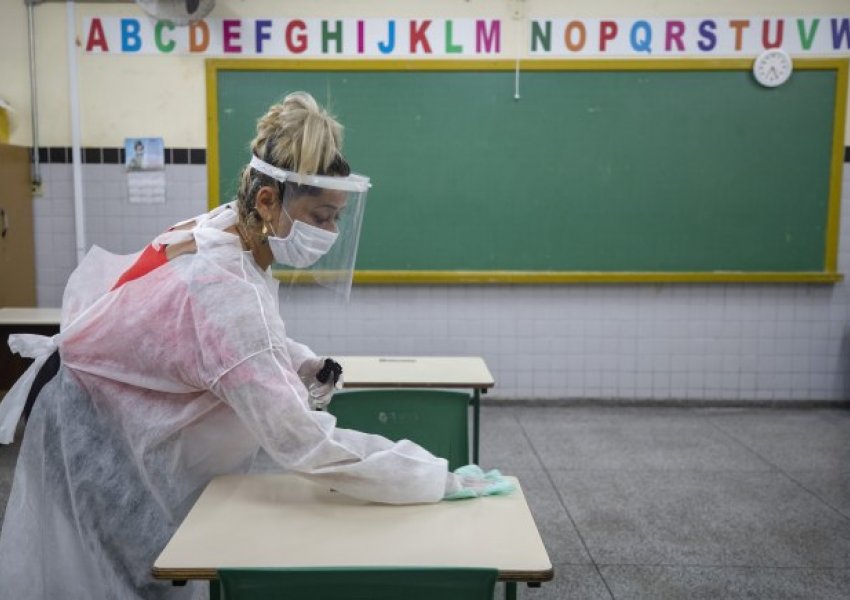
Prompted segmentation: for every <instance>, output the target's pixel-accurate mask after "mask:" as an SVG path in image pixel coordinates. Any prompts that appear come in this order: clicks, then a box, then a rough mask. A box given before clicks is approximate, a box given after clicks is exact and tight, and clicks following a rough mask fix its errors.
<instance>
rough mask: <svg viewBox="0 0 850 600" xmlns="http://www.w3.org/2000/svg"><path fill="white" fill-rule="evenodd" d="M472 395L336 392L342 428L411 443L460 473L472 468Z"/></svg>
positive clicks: (336, 413)
mask: <svg viewBox="0 0 850 600" xmlns="http://www.w3.org/2000/svg"><path fill="white" fill-rule="evenodd" d="M469 401H470V396H469V394H466V393H462V392H448V391H444V390H421V389H387V390H356V391H349V392H339V393H337V394H334V397H333V401H332V402H331V403H330V406H329V407H328V411H329V412H330V413H331V414H333V415H334V416H335V417H336V419H337V426H338V427H342V428H345V429H356V430H358V431H364V432H366V433H376V434H378V435H382V436H384V437H386V438H389V439H391V440H393V441H398V440H400V439H408V440H410V441H412V442H416V443H417V444H419V445H420V446H422V447H423V448H425V449H426V450H428V451H429V452H431V453H432V454H434V455H435V456H439V457H441V458H445V459H447V460H448V461H449V468H450V469H452V470H454V469H457V468H458V467H462V466H463V465H466V464H469Z"/></svg>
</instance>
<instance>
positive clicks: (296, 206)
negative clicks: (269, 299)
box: [251, 157, 370, 300]
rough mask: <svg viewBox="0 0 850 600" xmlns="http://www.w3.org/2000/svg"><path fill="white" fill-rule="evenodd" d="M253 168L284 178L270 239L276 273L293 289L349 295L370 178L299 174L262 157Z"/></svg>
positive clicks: (283, 282) (342, 297) (255, 160)
mask: <svg viewBox="0 0 850 600" xmlns="http://www.w3.org/2000/svg"><path fill="white" fill-rule="evenodd" d="M251 167H252V168H253V169H255V170H257V171H259V172H260V173H263V174H265V175H268V176H269V177H272V178H274V179H275V180H277V181H278V182H280V185H279V186H278V189H279V190H280V192H281V196H282V198H281V199H282V205H281V211H280V217H279V218H278V220H277V223H273V224H272V225H273V229H272V231H271V232H269V233H270V234H271V235H270V236H269V238H268V243H269V247H270V249H271V251H272V254H273V255H274V259H275V266H274V272H275V276H276V277H277V278H278V279H279V280H280V281H281V284H282V285H283V286H284V287H287V288H289V287H291V288H293V289H295V288H301V287H305V286H321V287H322V288H325V289H328V290H330V291H332V292H334V294H335V296H337V297H338V298H340V299H344V300H348V297H349V295H350V293H351V280H352V278H353V276H354V262H355V260H356V258H357V244H358V242H359V241H360V227H361V225H362V223H363V212H364V209H365V208H366V195H367V193H368V191H369V187H370V184H369V178H368V177H363V176H362V175H355V174H351V175H349V176H347V177H328V176H320V175H299V174H297V173H293V172H290V171H285V170H283V169H278V168H277V167H275V166H273V165H270V164H268V163H266V162H264V161H261V160H260V159H258V158H257V157H253V158H252V160H251Z"/></svg>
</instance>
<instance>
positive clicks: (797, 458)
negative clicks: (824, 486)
mask: <svg viewBox="0 0 850 600" xmlns="http://www.w3.org/2000/svg"><path fill="white" fill-rule="evenodd" d="M711 421H712V422H713V423H714V424H715V425H717V426H718V427H719V428H721V429H722V430H723V431H725V432H727V433H729V434H730V435H731V436H733V437H734V438H735V439H737V440H740V441H741V442H742V443H743V444H746V445H747V446H748V447H750V448H752V449H753V450H754V451H756V452H758V453H759V454H760V455H761V456H763V457H764V458H765V459H767V460H768V461H770V462H772V463H773V464H775V465H776V466H777V467H779V468H780V469H784V470H789V471H806V470H811V469H814V470H834V469H840V470H843V469H845V468H846V467H847V464H848V459H850V411H838V410H756V411H753V410H740V411H724V412H723V413H721V414H717V415H714V416H712V417H711Z"/></svg>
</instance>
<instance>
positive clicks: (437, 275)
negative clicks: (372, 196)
mask: <svg viewBox="0 0 850 600" xmlns="http://www.w3.org/2000/svg"><path fill="white" fill-rule="evenodd" d="M205 63H206V93H207V179H208V186H209V187H208V198H209V207H210V208H211V209H212V208H213V207H215V206H218V205H219V202H220V198H219V195H220V190H219V174H220V173H219V164H220V163H219V160H220V153H219V147H218V73H220V72H222V71H267V70H281V71H285V70H288V71H447V70H450V71H513V70H514V69H515V68H516V67H517V64H516V62H515V61H513V60H287V59H281V60H268V59H207V60H206V61H205ZM848 63H850V61H848V60H847V59H837V58H822V59H819V58H807V59H797V60H795V61H794V69H795V70H834V71H835V72H836V88H835V90H836V91H835V99H834V106H835V114H834V118H833V123H835V125H836V126H835V127H834V130H833V140H832V151H831V159H830V160H831V164H830V181H829V199H828V208H827V223H826V228H825V232H826V235H825V239H826V244H825V248H824V265H825V268H824V271H817V272H808V271H806V272H795V271H788V272H785V271H776V272H774V271H769V272H757V271H705V272H678V271H677V272H662V271H658V272H656V271H652V272H637V271H599V272H595V271H454V270H452V271H425V270H421V271H420V270H416V271H397V270H380V271H379V270H358V271H356V272H355V274H354V281H355V283H360V284H439V285H443V284H461V285H469V284H562V283H734V282H746V283H837V282H840V281H842V280H843V278H844V276H843V274H841V273H839V272H838V270H837V258H838V236H839V218H840V210H841V180H842V168H843V162H844V129H845V117H846V114H845V113H846V106H847V85H848ZM519 68H520V71H646V70H657V71H713V70H723V71H729V70H742V71H749V70H751V68H752V60H750V59H633V60H546V59H543V60H541V59H529V60H521V61H520V62H519Z"/></svg>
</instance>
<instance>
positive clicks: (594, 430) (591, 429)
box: [519, 408, 771, 471]
mask: <svg viewBox="0 0 850 600" xmlns="http://www.w3.org/2000/svg"><path fill="white" fill-rule="evenodd" d="M519 420H520V423H522V426H523V427H524V428H525V431H526V433H527V434H528V437H529V439H530V440H531V443H532V444H533V446H534V448H535V449H536V450H537V453H538V455H539V456H540V459H541V461H542V462H543V463H544V464H545V465H546V466H547V467H548V468H553V469H625V470H639V469H663V470H744V471H766V470H770V469H771V466H770V465H769V464H767V463H766V462H764V461H763V460H761V459H760V458H759V457H758V456H757V455H755V454H754V453H753V452H751V451H750V450H748V449H747V448H746V447H744V446H743V445H741V444H738V443H736V442H735V441H734V440H731V439H730V438H729V436H728V435H726V434H725V433H723V432H722V431H720V430H718V429H717V428H716V427H714V426H713V425H712V423H711V421H710V420H709V419H707V418H706V417H705V413H704V412H703V411H690V410H681V409H666V410H664V409H662V410H658V409H646V410H645V411H644V410H641V409H621V410H619V411H614V410H587V409H569V408H566V409H543V410H542V411H541V410H538V411H525V412H523V413H521V414H520V416H519Z"/></svg>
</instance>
